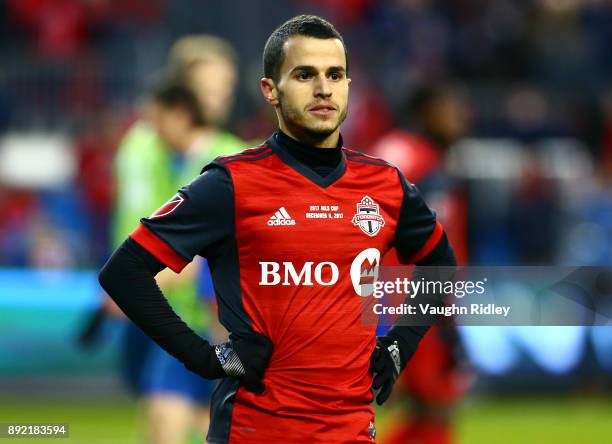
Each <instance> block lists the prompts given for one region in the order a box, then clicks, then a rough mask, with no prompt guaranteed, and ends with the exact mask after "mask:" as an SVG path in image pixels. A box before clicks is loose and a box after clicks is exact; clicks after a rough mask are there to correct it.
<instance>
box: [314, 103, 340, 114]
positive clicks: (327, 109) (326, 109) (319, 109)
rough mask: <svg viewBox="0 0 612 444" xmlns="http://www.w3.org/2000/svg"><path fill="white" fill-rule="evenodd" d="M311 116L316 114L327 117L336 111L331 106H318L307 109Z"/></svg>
mask: <svg viewBox="0 0 612 444" xmlns="http://www.w3.org/2000/svg"><path fill="white" fill-rule="evenodd" d="M308 111H310V112H311V113H313V114H317V115H319V116H328V115H330V114H333V113H335V112H336V111H337V108H336V107H335V106H334V105H331V104H319V105H315V106H313V107H310V108H309V109H308Z"/></svg>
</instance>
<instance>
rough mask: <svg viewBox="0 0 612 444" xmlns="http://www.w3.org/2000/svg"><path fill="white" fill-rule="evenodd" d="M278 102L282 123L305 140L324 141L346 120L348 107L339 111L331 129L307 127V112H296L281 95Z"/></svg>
mask: <svg viewBox="0 0 612 444" xmlns="http://www.w3.org/2000/svg"><path fill="white" fill-rule="evenodd" d="M279 102H280V113H281V116H282V117H283V121H284V122H285V125H287V127H288V128H289V129H290V130H291V131H292V132H293V133H294V134H295V135H296V136H297V135H299V136H301V137H303V138H305V139H307V140H317V139H324V138H326V137H327V136H329V135H330V134H332V133H333V132H334V131H336V130H337V129H338V127H339V126H340V125H341V124H342V122H344V119H346V115H347V110H348V106H345V107H344V109H342V110H340V115H339V116H338V119H337V120H336V123H335V125H333V126H331V127H316V126H314V125H313V126H309V125H308V124H307V119H308V115H307V113H308V111H302V110H298V109H296V108H294V107H291V106H290V105H289V104H288V103H287V101H286V100H285V97H284V95H283V94H282V93H280V94H279Z"/></svg>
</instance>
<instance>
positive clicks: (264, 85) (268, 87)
mask: <svg viewBox="0 0 612 444" xmlns="http://www.w3.org/2000/svg"><path fill="white" fill-rule="evenodd" d="M259 87H260V88H261V93H262V94H263V96H264V99H266V102H268V103H269V104H270V105H272V106H277V105H278V89H277V88H276V84H275V83H274V80H272V79H269V78H267V77H264V78H262V79H261V80H260V81H259Z"/></svg>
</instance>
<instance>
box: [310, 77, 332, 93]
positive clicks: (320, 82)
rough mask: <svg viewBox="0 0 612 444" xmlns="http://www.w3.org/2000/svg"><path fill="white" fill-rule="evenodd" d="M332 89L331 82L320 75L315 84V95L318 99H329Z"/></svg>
mask: <svg viewBox="0 0 612 444" xmlns="http://www.w3.org/2000/svg"><path fill="white" fill-rule="evenodd" d="M331 94H332V89H331V85H330V82H329V80H328V79H327V77H326V76H325V75H324V74H321V75H318V76H317V78H316V79H315V82H314V95H315V96H316V97H329V96H331Z"/></svg>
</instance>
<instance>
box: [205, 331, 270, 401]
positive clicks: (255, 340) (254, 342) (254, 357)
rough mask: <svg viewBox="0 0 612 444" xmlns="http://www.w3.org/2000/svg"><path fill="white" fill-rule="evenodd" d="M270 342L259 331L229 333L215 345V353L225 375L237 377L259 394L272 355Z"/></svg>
mask: <svg viewBox="0 0 612 444" xmlns="http://www.w3.org/2000/svg"><path fill="white" fill-rule="evenodd" d="M272 349H273V346H272V342H271V341H270V339H268V338H267V337H266V336H264V335H262V334H260V333H256V332H253V333H250V334H248V335H235V334H233V333H232V334H231V335H230V339H229V341H228V342H226V343H224V344H219V345H216V346H215V354H216V355H217V359H218V360H219V362H220V363H221V366H222V367H223V371H225V373H226V374H227V376H229V377H232V378H236V379H239V380H240V381H241V382H242V385H243V386H244V388H246V389H247V390H249V391H251V392H254V393H257V394H261V393H263V392H264V391H265V389H266V387H265V385H264V384H263V382H262V379H263V375H264V372H265V370H266V367H267V366H268V362H269V361H270V357H271V356H272Z"/></svg>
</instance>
